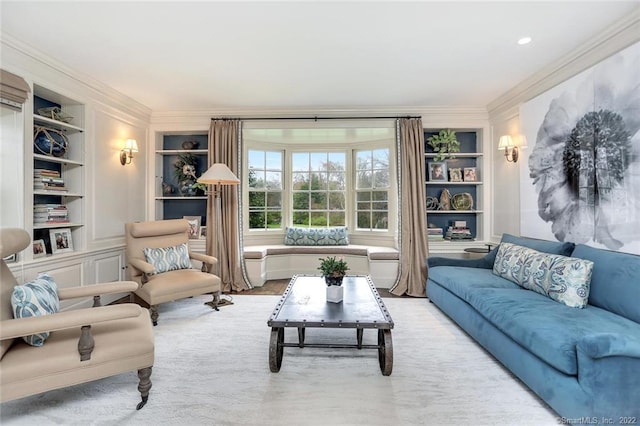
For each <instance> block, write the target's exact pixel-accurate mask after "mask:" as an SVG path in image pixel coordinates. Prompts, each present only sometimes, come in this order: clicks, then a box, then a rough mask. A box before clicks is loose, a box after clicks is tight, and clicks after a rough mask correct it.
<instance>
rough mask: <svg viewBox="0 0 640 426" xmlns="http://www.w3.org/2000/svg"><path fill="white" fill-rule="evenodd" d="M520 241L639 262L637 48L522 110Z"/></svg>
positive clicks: (639, 54) (639, 66) (639, 89)
mask: <svg viewBox="0 0 640 426" xmlns="http://www.w3.org/2000/svg"><path fill="white" fill-rule="evenodd" d="M520 125H521V129H522V132H523V134H524V135H525V136H526V138H527V141H528V147H527V148H526V149H524V150H521V159H522V163H520V173H521V176H520V206H521V216H520V217H521V223H520V231H521V233H522V235H527V236H531V237H538V238H544V239H555V240H558V241H568V242H574V243H581V244H588V245H591V246H594V247H600V248H606V249H609V250H618V251H624V252H628V253H635V254H640V131H639V130H640V43H636V44H634V45H632V46H630V47H628V48H626V49H624V50H622V51H621V52H619V53H617V54H615V55H613V56H611V57H609V58H607V59H605V60H603V61H602V62H600V63H598V64H596V65H595V66H593V67H591V68H589V69H587V70H586V71H583V72H582V73H580V74H578V75H576V76H575V77H573V78H571V79H569V80H567V81H565V82H564V83H562V84H559V85H558V86H556V87H554V88H553V89H551V90H549V91H547V92H545V93H543V94H542V95H540V96H538V97H536V98H534V99H532V100H531V101H529V102H527V103H525V104H523V105H522V106H521V108H520Z"/></svg>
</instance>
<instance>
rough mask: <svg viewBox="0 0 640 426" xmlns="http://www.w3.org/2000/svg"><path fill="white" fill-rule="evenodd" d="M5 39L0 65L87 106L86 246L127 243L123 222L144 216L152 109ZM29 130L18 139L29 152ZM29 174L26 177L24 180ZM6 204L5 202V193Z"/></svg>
mask: <svg viewBox="0 0 640 426" xmlns="http://www.w3.org/2000/svg"><path fill="white" fill-rule="evenodd" d="M1 42H2V45H1V48H2V68H4V69H6V70H7V71H10V72H12V73H14V74H16V75H18V76H20V77H22V78H24V79H25V81H26V82H27V83H28V84H29V85H30V86H31V88H32V89H33V85H34V84H36V85H38V86H42V87H46V88H47V89H50V90H52V91H54V92H56V93H59V94H61V95H63V96H65V97H68V98H70V99H74V100H77V101H78V102H81V103H83V104H84V105H85V111H84V114H85V126H84V128H85V135H84V136H85V166H84V167H85V174H84V175H85V182H84V185H83V186H84V188H85V197H84V203H85V212H84V215H85V218H84V219H85V227H84V228H85V229H84V235H85V236H86V240H87V241H86V248H87V249H88V250H93V249H107V248H110V247H114V246H123V245H124V223H125V222H129V221H138V220H143V219H144V218H145V217H146V200H145V197H146V181H145V175H146V168H147V162H146V161H145V160H146V151H147V147H146V141H147V132H148V128H149V122H150V116H151V111H150V110H149V109H148V108H147V107H145V106H143V105H141V104H139V103H137V102H135V101H134V100H132V99H130V98H128V97H126V96H124V95H122V94H121V93H119V92H116V91H115V90H113V89H112V88H110V87H107V86H105V85H104V84H103V83H100V82H97V81H94V80H91V78H90V77H88V76H84V75H83V76H79V75H77V74H76V73H75V72H74V71H73V70H71V69H68V68H67V67H66V66H65V65H64V64H61V63H59V62H57V61H56V60H55V59H54V58H51V57H48V56H46V54H44V53H43V52H40V51H37V50H35V49H33V48H31V47H29V46H26V45H23V44H21V43H20V41H18V40H16V39H13V38H11V37H9V36H6V35H5V34H2V40H1ZM31 95H33V92H32V93H31ZM32 112H33V104H32V101H31V98H30V99H29V100H27V103H26V104H25V108H24V115H25V118H29V117H30V114H31V113H32ZM3 130H4V126H3ZM31 134H32V129H31V121H30V120H25V127H24V138H22V140H21V141H20V142H23V145H24V146H23V147H22V150H23V152H24V153H25V154H26V153H30V152H31V150H32V141H31ZM128 138H135V139H137V141H138V146H139V148H140V152H139V153H138V155H137V157H136V158H134V160H133V163H132V164H129V165H127V166H122V165H121V164H120V161H119V154H120V149H121V148H122V146H123V144H124V141H125V140H126V139H128ZM20 163H23V162H22V161H21V162H20ZM29 170H30V169H29V168H26V169H25V167H24V166H23V167H22V168H21V169H20V173H21V174H22V175H24V174H25V173H27V172H28V171H29ZM31 178H32V177H31V176H24V179H31ZM17 188H19V190H20V191H21V193H20V194H19V195H17V196H16V197H19V198H20V199H22V200H23V201H22V202H24V196H23V191H24V184H23V183H20V184H18V185H17ZM2 202H3V204H4V202H5V200H4V194H3V199H2ZM24 214H30V212H27V213H24Z"/></svg>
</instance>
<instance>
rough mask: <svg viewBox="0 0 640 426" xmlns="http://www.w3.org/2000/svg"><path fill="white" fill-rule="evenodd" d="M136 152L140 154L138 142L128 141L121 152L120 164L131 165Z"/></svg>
mask: <svg viewBox="0 0 640 426" xmlns="http://www.w3.org/2000/svg"><path fill="white" fill-rule="evenodd" d="M134 152H138V142H137V141H136V140H135V139H127V141H126V142H125V143H124V148H122V150H121V151H120V164H122V165H123V166H124V165H125V164H131V160H132V159H133V153H134Z"/></svg>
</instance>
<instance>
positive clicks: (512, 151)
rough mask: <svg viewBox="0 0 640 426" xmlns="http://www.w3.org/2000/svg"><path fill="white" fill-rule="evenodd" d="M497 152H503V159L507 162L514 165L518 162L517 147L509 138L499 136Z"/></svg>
mask: <svg viewBox="0 0 640 426" xmlns="http://www.w3.org/2000/svg"><path fill="white" fill-rule="evenodd" d="M498 150H499V151H504V158H506V159H507V161H508V162H510V163H515V162H517V161H518V147H517V146H516V145H515V144H514V143H513V139H511V136H509V135H504V136H500V141H499V142H498Z"/></svg>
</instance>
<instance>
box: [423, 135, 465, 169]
mask: <svg viewBox="0 0 640 426" xmlns="http://www.w3.org/2000/svg"><path fill="white" fill-rule="evenodd" d="M427 143H428V144H429V146H431V148H433V152H435V153H436V154H437V155H436V157H435V160H436V161H442V160H444V159H446V158H456V157H455V155H453V153H456V152H460V142H459V141H458V139H457V138H456V132H454V131H453V130H450V129H443V130H440V133H438V134H437V135H433V136H430V137H429V138H427Z"/></svg>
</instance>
